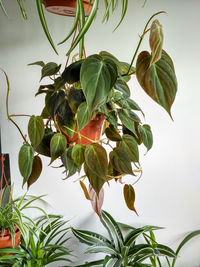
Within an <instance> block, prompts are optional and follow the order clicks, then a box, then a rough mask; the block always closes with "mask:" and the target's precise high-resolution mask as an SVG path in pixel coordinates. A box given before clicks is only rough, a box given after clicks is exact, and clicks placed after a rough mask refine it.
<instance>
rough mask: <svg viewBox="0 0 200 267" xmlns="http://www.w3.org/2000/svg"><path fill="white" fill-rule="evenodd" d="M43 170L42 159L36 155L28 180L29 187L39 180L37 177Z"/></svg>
mask: <svg viewBox="0 0 200 267" xmlns="http://www.w3.org/2000/svg"><path fill="white" fill-rule="evenodd" d="M41 172H42V160H41V158H40V157H39V156H37V155H36V156H35V157H34V159H33V167H32V172H31V175H30V177H29V178H28V180H27V185H28V186H27V187H28V189H29V188H30V186H31V185H32V184H34V183H35V182H36V181H37V179H38V178H39V177H40V174H41ZM25 183H26V180H24V182H23V184H25Z"/></svg>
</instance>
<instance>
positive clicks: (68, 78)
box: [61, 59, 83, 84]
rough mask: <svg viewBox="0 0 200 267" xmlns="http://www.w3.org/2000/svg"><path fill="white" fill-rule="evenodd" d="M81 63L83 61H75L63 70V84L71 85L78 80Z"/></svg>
mask: <svg viewBox="0 0 200 267" xmlns="http://www.w3.org/2000/svg"><path fill="white" fill-rule="evenodd" d="M82 63H83V59H81V60H79V61H76V62H74V63H72V64H71V65H69V66H68V67H67V68H65V70H64V72H63V73H62V75H61V77H62V79H63V80H64V82H65V83H69V84H73V83H75V82H78V81H79V80H80V70H81V65H82Z"/></svg>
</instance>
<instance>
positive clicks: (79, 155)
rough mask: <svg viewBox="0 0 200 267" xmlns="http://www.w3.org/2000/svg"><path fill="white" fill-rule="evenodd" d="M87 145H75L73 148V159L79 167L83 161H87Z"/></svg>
mask: <svg viewBox="0 0 200 267" xmlns="http://www.w3.org/2000/svg"><path fill="white" fill-rule="evenodd" d="M85 148H86V146H85V145H75V146H73V148H72V159H73V160H74V162H75V163H76V165H77V166H78V167H80V166H81V165H82V164H83V162H84V161H85V157H84V152H85Z"/></svg>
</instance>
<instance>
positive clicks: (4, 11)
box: [0, 0, 8, 16]
mask: <svg viewBox="0 0 200 267" xmlns="http://www.w3.org/2000/svg"><path fill="white" fill-rule="evenodd" d="M0 8H1V9H2V11H3V13H4V14H5V15H6V16H8V14H7V12H6V9H5V7H4V5H3V3H2V1H1V0H0Z"/></svg>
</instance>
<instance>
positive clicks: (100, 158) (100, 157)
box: [85, 143, 108, 181]
mask: <svg viewBox="0 0 200 267" xmlns="http://www.w3.org/2000/svg"><path fill="white" fill-rule="evenodd" d="M85 162H86V164H87V166H88V168H89V169H90V170H91V171H92V172H94V173H95V174H96V175H97V176H98V177H101V179H103V180H105V181H106V176H107V171H108V159H107V153H106V150H105V149H104V148H103V146H101V145H99V144H97V143H93V144H91V145H89V146H87V147H86V149H85Z"/></svg>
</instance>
